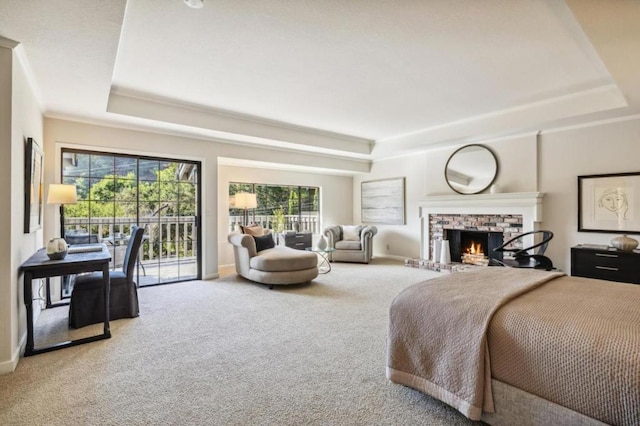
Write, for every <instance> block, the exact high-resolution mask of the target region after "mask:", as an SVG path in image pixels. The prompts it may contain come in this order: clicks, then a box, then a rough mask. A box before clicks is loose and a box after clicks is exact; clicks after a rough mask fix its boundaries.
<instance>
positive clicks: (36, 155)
mask: <svg viewBox="0 0 640 426" xmlns="http://www.w3.org/2000/svg"><path fill="white" fill-rule="evenodd" d="M24 157H25V173H24V175H25V179H24V233H25V234H29V233H31V232H33V231H37V230H38V229H40V228H42V214H43V209H42V202H43V197H44V182H43V174H44V173H43V172H44V152H43V151H42V148H40V145H38V143H37V142H36V141H34V140H33V139H32V138H27V144H26V151H25V156H24Z"/></svg>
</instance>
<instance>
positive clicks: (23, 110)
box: [0, 46, 43, 374]
mask: <svg viewBox="0 0 640 426" xmlns="http://www.w3.org/2000/svg"><path fill="white" fill-rule="evenodd" d="M42 123H43V119H42V113H41V112H40V107H39V105H38V102H37V100H36V98H35V95H34V93H33V90H32V88H31V86H30V84H29V83H28V80H27V76H26V72H25V69H24V67H23V65H22V63H21V62H20V60H19V58H18V54H17V52H16V49H9V48H4V47H1V46H0V129H2V130H0V132H1V133H0V143H1V144H2V147H3V153H4V154H5V155H3V156H2V158H1V159H0V162H1V165H0V170H1V172H0V173H2V177H1V178H0V180H1V181H2V182H3V184H2V186H1V187H0V188H1V189H0V191H1V192H0V199H1V200H2V201H3V202H2V205H1V206H0V226H1V227H2V232H1V234H2V235H3V238H1V239H0V241H2V243H1V244H2V245H0V271H2V272H0V274H2V276H1V277H0V374H2V373H6V372H9V371H13V370H14V369H15V366H16V365H17V362H18V357H19V351H20V344H21V342H24V338H25V336H26V310H25V307H24V299H23V277H22V274H19V273H18V270H19V268H20V265H21V264H22V262H24V261H25V260H26V259H27V258H28V257H29V256H31V254H33V252H34V251H35V250H36V249H38V248H40V247H42V230H39V231H35V232H33V233H30V234H24V233H23V220H24V161H25V142H26V138H28V137H31V138H33V139H35V140H36V141H38V142H39V143H42ZM35 286H37V283H34V287H35ZM34 294H36V293H34ZM35 305H37V303H36V304H35Z"/></svg>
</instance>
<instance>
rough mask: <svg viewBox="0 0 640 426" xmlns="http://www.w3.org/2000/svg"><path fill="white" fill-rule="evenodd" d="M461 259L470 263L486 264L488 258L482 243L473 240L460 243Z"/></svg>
mask: <svg viewBox="0 0 640 426" xmlns="http://www.w3.org/2000/svg"><path fill="white" fill-rule="evenodd" d="M461 260H462V263H469V264H471V265H481V266H487V265H488V264H489V258H488V257H487V255H486V254H485V252H484V249H483V248H482V244H481V243H480V242H476V241H473V240H472V241H471V243H469V244H466V245H465V244H464V243H462V253H461Z"/></svg>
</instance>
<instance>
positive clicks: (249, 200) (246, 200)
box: [234, 192, 258, 225]
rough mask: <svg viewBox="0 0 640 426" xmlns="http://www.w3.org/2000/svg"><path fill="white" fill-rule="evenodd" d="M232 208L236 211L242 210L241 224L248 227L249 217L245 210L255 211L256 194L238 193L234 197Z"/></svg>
mask: <svg viewBox="0 0 640 426" xmlns="http://www.w3.org/2000/svg"><path fill="white" fill-rule="evenodd" d="M234 207H235V208H236V209H244V214H243V217H242V219H243V224H244V225H248V220H249V215H248V213H247V209H255V208H256V207H258V201H257V199H256V194H251V193H249V192H238V193H237V194H236V195H235V203H234Z"/></svg>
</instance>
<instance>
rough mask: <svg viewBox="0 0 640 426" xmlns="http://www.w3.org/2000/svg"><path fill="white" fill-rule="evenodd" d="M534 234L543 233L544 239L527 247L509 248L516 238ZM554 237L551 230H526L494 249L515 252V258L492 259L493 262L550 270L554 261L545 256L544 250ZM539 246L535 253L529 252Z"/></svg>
mask: <svg viewBox="0 0 640 426" xmlns="http://www.w3.org/2000/svg"><path fill="white" fill-rule="evenodd" d="M533 234H542V240H541V241H540V242H539V243H537V244H534V245H532V246H529V247H526V248H521V249H518V248H507V247H508V246H509V245H510V244H512V243H513V242H514V241H516V240H520V239H522V238H524V237H525V236H527V235H533ZM552 238H553V232H551V231H531V232H525V233H524V234H520V235H518V236H517V237H515V238H511V239H510V240H509V241H506V242H505V243H504V244H502V245H501V246H500V247H496V248H494V249H493V251H497V252H510V253H513V257H514V258H513V259H503V260H497V259H491V260H492V263H494V264H498V265H501V266H508V267H511V268H534V269H545V270H547V271H550V270H552V269H553V262H552V261H551V259H549V258H548V257H547V256H544V252H545V251H546V250H547V246H548V245H549V241H551V239H552ZM535 248H537V249H538V251H537V252H535V253H533V254H532V253H529V250H533V249H535Z"/></svg>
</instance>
